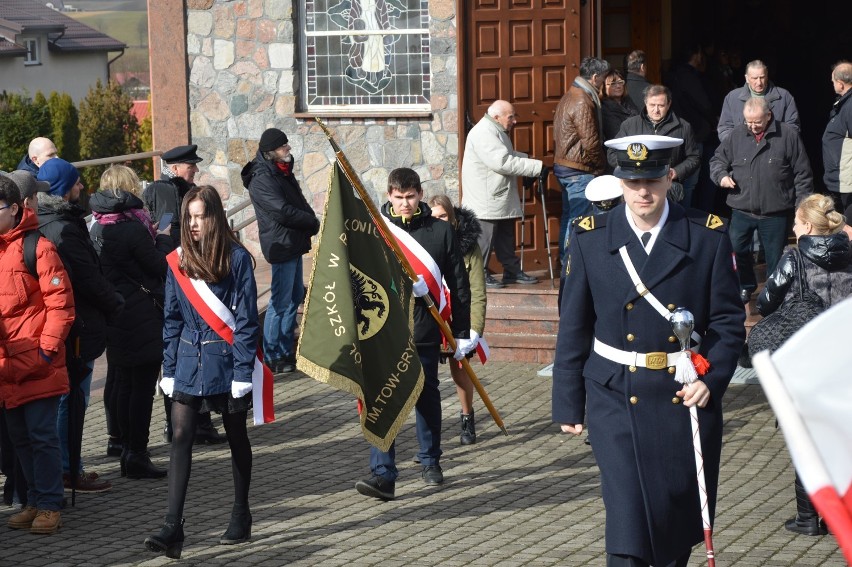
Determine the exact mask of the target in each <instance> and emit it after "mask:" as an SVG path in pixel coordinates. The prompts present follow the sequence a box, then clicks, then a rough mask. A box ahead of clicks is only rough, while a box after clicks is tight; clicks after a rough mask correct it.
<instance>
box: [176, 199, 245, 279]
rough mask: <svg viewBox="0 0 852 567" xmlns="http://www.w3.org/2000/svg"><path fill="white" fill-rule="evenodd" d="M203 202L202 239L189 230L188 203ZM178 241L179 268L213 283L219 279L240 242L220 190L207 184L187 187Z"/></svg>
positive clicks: (226, 272)
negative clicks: (232, 228)
mask: <svg viewBox="0 0 852 567" xmlns="http://www.w3.org/2000/svg"><path fill="white" fill-rule="evenodd" d="M193 201H201V202H202V203H203V204H204V220H205V225H206V226H205V231H204V234H203V235H202V236H201V240H200V241H198V242H196V241H194V240H193V239H192V234H191V233H190V230H189V224H190V217H189V204H190V203H192V202H193ZM180 241H181V245H182V246H183V255H182V257H181V261H180V269H181V270H182V271H183V272H184V273H185V274H186V275H187V276H189V277H191V278H195V279H199V280H202V281H205V282H207V283H213V282H218V281H222V280H223V279H224V278H225V277H227V275H228V274H229V273H230V271H231V249H232V248H233V247H234V246H242V244H240V242H239V240H237V237H236V236H234V233H233V232H232V231H231V227H230V226H229V225H228V218H227V217H226V216H225V207H224V206H223V205H222V198H221V197H219V192H218V191H216V189H215V188H214V187H212V186H210V185H200V186H198V187H193V188H192V189H190V190H189V191H188V192H187V194H186V196H185V197H184V198H183V203H181V206H180Z"/></svg>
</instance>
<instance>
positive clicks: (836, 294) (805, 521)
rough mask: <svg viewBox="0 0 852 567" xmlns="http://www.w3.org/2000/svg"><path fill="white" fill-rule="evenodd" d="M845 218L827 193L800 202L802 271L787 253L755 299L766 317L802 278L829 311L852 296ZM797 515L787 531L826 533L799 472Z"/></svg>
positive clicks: (797, 232) (796, 228) (797, 228)
mask: <svg viewBox="0 0 852 567" xmlns="http://www.w3.org/2000/svg"><path fill="white" fill-rule="evenodd" d="M845 227H846V219H845V218H844V217H843V215H841V214H840V213H839V212H837V211H836V210H835V209H834V201H833V200H832V198H831V197H827V196H825V195H810V196H809V197H807V198H805V199H803V200H802V201H801V202H800V203H799V207H798V208H797V209H796V218H795V221H794V223H793V232H794V233H795V235H796V238H797V240H798V249H799V252H801V256H802V263H803V264H804V273H803V274H798V273H797V272H798V271H799V270H798V268H797V264H798V262H797V260H796V257H795V256H794V251H793V249H792V248H791V249H787V250H785V251H784V254H783V255H782V256H781V260H780V261H779V262H778V267H777V268H775V271H774V272H773V273H772V275H771V276H769V279H767V280H766V287H765V288H764V289H763V291H762V292H761V294H760V296H759V297H758V299H757V309H758V311H760V314H761V315H763V316H764V317H765V316H767V315H769V314H770V313H772V312H773V311H775V310H776V309H778V307H780V306H781V304H782V303H783V302H784V300H785V299H787V298H789V297H791V296H792V295H794V294H797V293H798V289H799V286H798V285H794V282H795V281H796V279H797V278H799V277H802V276H804V278H805V281H806V282H807V285H808V287H809V288H810V289H811V290H812V291H814V292H816V293H817V294H818V295H819V296H820V298H821V299H822V300H823V302H824V303H825V307H826V308H828V307H831V306H832V305H833V304H835V303H837V302H839V301H842V300H844V299H846V298H847V297H849V296H850V295H852V252H850V247H849V236H847V233H846V231H845V230H844V229H845ZM795 487H796V508H797V513H796V517H794V518H791V519H790V520H787V521H786V522H785V523H784V527H785V528H786V529H788V530H790V531H791V532H795V533H798V534H803V535H810V536H815V535H825V534H826V533H827V532H826V528H825V523H824V522H822V521H820V518H819V514H817V511H816V509H815V508H814V505H813V503H811V500H810V498H809V497H808V493H807V492H806V491H805V489H804V488H803V487H802V483H801V482H800V480H799V475H798V474H796V480H795Z"/></svg>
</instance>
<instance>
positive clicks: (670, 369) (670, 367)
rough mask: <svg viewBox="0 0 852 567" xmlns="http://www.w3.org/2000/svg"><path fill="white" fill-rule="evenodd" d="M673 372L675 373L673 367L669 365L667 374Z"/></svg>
mask: <svg viewBox="0 0 852 567" xmlns="http://www.w3.org/2000/svg"><path fill="white" fill-rule="evenodd" d="M674 373H675V367H674V366H669V374H674Z"/></svg>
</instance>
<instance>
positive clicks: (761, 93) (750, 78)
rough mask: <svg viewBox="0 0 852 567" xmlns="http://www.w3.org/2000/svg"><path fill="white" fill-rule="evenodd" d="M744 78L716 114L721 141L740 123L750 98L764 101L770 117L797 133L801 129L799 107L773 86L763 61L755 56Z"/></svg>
mask: <svg viewBox="0 0 852 567" xmlns="http://www.w3.org/2000/svg"><path fill="white" fill-rule="evenodd" d="M745 80H746V84H745V85H743V86H742V87H741V88H738V89H734V90H732V91H731V92H729V93H728V96H726V97H725V102H724V103H722V113H721V114H720V115H719V126H718V128H717V129H716V131H717V132H718V133H719V141H723V140H724V139H725V138H727V137H728V136H729V135H730V133H731V130H733V129H734V127H736V126H737V125H739V124H742V120H741V117H742V115H743V106H744V105H745V102H746V101H747V100H748V99H750V98H752V97H754V98H762V99H765V100H766V103H767V104H768V105H769V110H771V111H772V118H773V120H776V121H778V122H784V123H786V124H787V125H789V126H790V127H791V128H792V129H793V130H795V131H796V132H800V131H801V128H799V110H798V109H797V108H796V101H795V100H794V99H793V95H791V94H790V93H789V92H788V91H786V90H785V89H782V88H781V87H776V86H775V85H774V84H773V83H772V81H770V80H769V70H768V69H767V67H766V63H764V62H763V61H761V60H760V59H755V60H754V61H751V62H750V63H749V64H748V65H746V73H745Z"/></svg>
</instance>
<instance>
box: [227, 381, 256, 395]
mask: <svg viewBox="0 0 852 567" xmlns="http://www.w3.org/2000/svg"><path fill="white" fill-rule="evenodd" d="M249 392H251V382H238V381H236V380H234V381H233V382H231V396H232V397H234V398H242V397H243V396H245V395H246V394H248V393H249Z"/></svg>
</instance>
